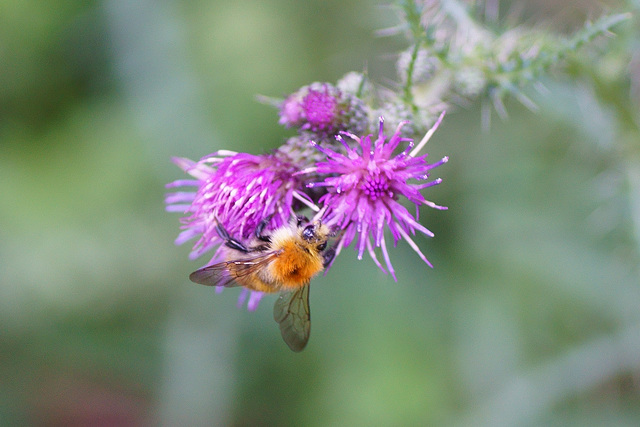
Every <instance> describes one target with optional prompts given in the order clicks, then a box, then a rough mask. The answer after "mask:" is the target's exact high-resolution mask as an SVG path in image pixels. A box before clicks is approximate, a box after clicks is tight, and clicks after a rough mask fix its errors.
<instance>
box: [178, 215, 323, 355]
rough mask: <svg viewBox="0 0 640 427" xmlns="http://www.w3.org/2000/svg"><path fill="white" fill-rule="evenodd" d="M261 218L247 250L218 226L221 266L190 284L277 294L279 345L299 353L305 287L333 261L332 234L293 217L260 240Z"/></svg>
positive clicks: (306, 316)
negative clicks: (220, 242)
mask: <svg viewBox="0 0 640 427" xmlns="http://www.w3.org/2000/svg"><path fill="white" fill-rule="evenodd" d="M270 219H271V218H270V217H269V218H266V219H265V220H264V221H262V222H261V223H260V224H259V225H258V226H257V227H256V230H255V237H254V238H253V239H252V241H250V242H249V244H244V243H243V242H241V241H239V240H237V239H234V238H232V237H231V236H230V235H229V233H228V232H227V230H225V229H224V227H223V226H222V225H221V224H220V223H219V222H218V225H217V226H216V230H217V232H218V235H219V236H220V237H221V238H222V239H223V240H224V242H225V243H224V246H223V247H222V248H223V249H224V252H225V254H224V255H225V256H224V257H225V259H226V261H223V262H220V263H218V264H213V265H210V266H207V267H203V268H201V269H199V270H196V271H194V272H193V273H191V275H190V276H189V279H190V280H191V281H192V282H195V283H199V284H202V285H208V286H224V287H232V286H243V287H245V288H247V289H250V290H252V291H259V292H266V293H275V292H280V296H279V297H278V299H277V300H276V303H275V305H274V307H273V317H274V319H275V321H276V322H278V324H279V325H280V332H281V333H282V338H283V339H284V342H285V343H287V345H288V346H289V348H290V349H291V350H293V351H296V352H298V351H302V350H303V349H304V347H305V346H306V345H307V342H308V341H309V334H310V332H311V317H310V310H309V282H310V281H311V278H312V277H314V276H315V275H316V274H318V273H320V272H321V271H322V270H323V269H324V268H325V267H326V266H327V265H328V264H329V263H330V262H331V260H332V259H333V257H334V256H335V252H334V251H333V250H332V249H329V250H326V249H327V242H328V240H329V238H330V237H331V236H332V233H331V230H330V228H329V227H327V226H326V225H324V224H322V223H321V222H320V221H319V220H318V221H314V222H309V221H308V220H307V219H306V218H304V217H297V218H296V219H295V220H294V221H293V222H291V223H289V224H287V225H285V226H282V227H280V228H277V229H275V230H273V231H272V232H271V233H270V234H268V235H267V234H263V233H264V231H265V228H266V226H267V224H268V223H269V220H270Z"/></svg>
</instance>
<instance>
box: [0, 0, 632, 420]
mask: <svg viewBox="0 0 640 427" xmlns="http://www.w3.org/2000/svg"><path fill="white" fill-rule="evenodd" d="M610 5H611V6H610V7H615V6H616V4H615V3H610ZM502 6H503V8H507V9H509V8H512V7H515V6H513V5H511V4H510V3H509V2H503V3H502ZM516 6H517V7H519V8H520V9H519V11H518V15H519V16H520V17H521V22H526V23H528V24H535V23H539V22H545V25H548V26H549V28H550V29H555V30H557V31H558V32H563V31H567V32H571V31H573V30H575V29H576V28H578V27H579V25H580V23H581V22H582V21H583V20H584V19H586V18H589V17H597V16H599V14H600V12H601V11H602V9H603V7H602V2H599V1H598V2H596V1H593V2H590V1H588V0H581V1H578V0H575V1H567V2H551V1H546V2H545V1H531V2H520V3H516ZM397 22H398V20H397V17H396V16H395V14H394V13H393V11H392V10H391V9H389V8H385V7H381V6H380V4H379V3H376V2H373V1H367V0H350V1H343V0H331V1H305V2H300V1H293V0H268V1H263V2H253V1H248V0H240V1H233V2H231V1H219V0H183V1H178V0H173V1H170V0H102V1H97V0H96V1H89V2H87V1H79V0H58V1H50V2H46V1H45V2H40V1H35V0H26V1H25V0H2V2H0V269H1V270H0V331H1V332H0V425H3V426H4V425H6V426H12V425H16V426H23V425H35V426H74V425H77V426H87V425H100V426H148V425H165V426H176V425H184V426H205V425H233V426H260V425H265V426H267V425H280V426H286V425H291V426H294V425H295V426H298V425H309V426H328V425H367V426H371V425H377V426H408V425H416V426H417V425H507V426H511V425H513V426H537V425H545V426H571V425H576V426H578V425H580V426H582V425H607V426H636V425H639V424H640V304H639V303H640V288H639V284H638V282H639V281H638V259H639V258H638V248H639V245H638V241H639V239H638V237H639V236H640V234H638V235H634V230H635V231H636V232H637V230H638V229H637V228H634V227H636V226H637V224H638V223H640V219H639V218H638V217H639V216H640V214H639V212H640V208H639V206H638V203H639V202H638V194H637V193H636V192H634V189H638V188H640V172H638V171H640V169H639V168H638V166H637V165H638V163H637V162H635V160H637V158H635V157H634V155H635V154H637V152H638V150H637V146H636V147H635V151H634V150H633V149H629V147H630V146H631V147H633V144H631V145H629V144H626V145H625V144H621V141H620V138H619V135H620V129H619V126H618V124H619V123H620V120H618V119H619V117H617V116H616V115H617V114H618V113H619V112H618V111H615V110H612V109H611V108H609V107H607V106H606V105H603V104H602V103H599V102H598V96H597V93H596V92H594V91H592V90H591V89H590V86H589V85H588V84H586V83H585V82H584V81H583V80H578V79H572V78H568V77H562V76H561V75H551V76H549V77H548V78H547V79H545V81H544V83H545V86H546V87H547V88H548V89H549V91H548V92H546V93H545V94H543V95H540V94H538V93H536V92H533V91H532V92H531V96H532V97H533V98H535V100H536V102H538V104H539V106H540V109H539V111H538V112H537V113H534V112H531V111H528V110H526V109H524V108H523V107H522V106H520V105H519V104H517V103H516V102H508V103H507V107H508V110H509V113H510V116H509V119H508V120H506V121H499V120H494V122H493V123H492V125H491V128H490V129H489V131H487V132H483V131H482V129H481V119H480V111H479V110H480V109H479V106H477V105H473V106H470V107H469V108H466V109H462V108H461V109H459V110H457V111H451V112H449V114H448V115H447V117H446V118H445V121H444V122H443V124H442V125H441V127H440V129H439V130H438V132H437V133H436V134H435V136H434V137H433V139H432V140H431V141H430V142H429V147H428V151H429V152H430V154H431V156H432V158H434V159H439V158H440V157H442V156H444V155H449V156H450V159H451V160H450V162H449V163H448V164H447V165H445V166H442V167H440V168H438V169H437V173H438V175H439V176H440V177H442V178H443V179H444V183H443V184H441V185H439V186H437V187H435V188H433V189H430V190H428V193H429V194H428V198H429V199H431V200H434V201H435V202H437V203H440V204H443V205H446V206H449V211H446V212H441V211H431V210H428V209H427V210H424V211H423V212H422V213H421V218H422V222H423V223H424V224H425V225H426V226H427V227H428V228H430V229H431V230H433V231H434V232H435V234H436V237H435V238H433V239H426V238H421V237H418V243H419V245H420V247H421V248H422V249H423V251H424V252H425V254H426V255H427V256H428V257H429V259H430V260H431V261H432V262H433V264H434V265H435V268H434V269H433V270H432V269H429V268H428V267H426V266H425V265H424V264H422V263H421V262H420V261H419V259H418V257H417V256H416V255H415V254H414V253H413V252H412V250H411V249H410V248H409V247H408V246H407V245H406V244H404V243H403V242H402V243H401V244H399V245H398V247H397V248H395V249H393V251H392V252H391V257H392V261H393V263H394V265H395V266H396V269H397V271H398V283H395V282H394V281H393V280H392V279H391V278H390V277H389V276H385V275H384V274H383V273H382V272H380V271H379V270H378V269H377V268H376V267H375V266H374V264H373V263H372V262H371V261H370V260H368V259H364V260H362V261H357V259H356V254H355V253H354V252H353V250H351V249H349V250H346V251H344V252H343V254H342V255H341V257H340V259H338V260H337V261H336V263H335V265H334V267H333V268H332V269H331V271H330V272H329V274H328V275H327V276H326V277H321V278H319V279H317V280H315V281H314V282H313V285H312V291H311V308H312V318H313V328H312V331H313V332H312V336H311V340H310V343H309V346H308V347H307V349H306V350H305V351H304V352H303V353H301V354H294V353H292V352H290V351H289V349H288V348H287V347H286V346H285V345H284V343H283V342H282V340H281V338H280V333H279V331H278V328H277V325H276V324H275V322H273V320H272V303H273V299H274V298H273V297H267V298H265V299H264V300H263V301H262V303H261V305H260V307H259V308H258V310H257V311H256V312H253V313H249V312H247V311H246V310H245V309H238V308H237V307H236V298H237V295H238V290H227V291H225V292H223V293H222V294H216V293H215V292H214V291H213V290H212V289H210V288H207V287H203V286H198V285H195V284H193V283H191V282H189V280H188V274H189V273H190V272H191V271H193V270H194V269H196V268H198V267H200V266H201V265H203V264H204V263H205V262H206V261H207V260H208V259H205V258H202V259H200V260H197V261H190V260H188V258H187V254H188V252H189V245H184V246H180V247H178V246H174V244H173V240H174V238H175V237H176V236H177V234H178V231H179V230H178V226H179V223H178V218H179V215H177V214H170V213H166V212H165V211H164V206H163V197H164V193H165V189H164V185H165V183H167V182H170V181H172V180H174V179H179V178H181V177H182V176H183V174H182V172H181V171H180V170H179V169H178V168H177V167H175V166H174V165H173V164H172V163H171V162H170V157H171V156H185V157H190V158H194V159H197V158H200V157H201V156H202V155H205V154H207V153H210V152H212V151H214V150H216V149H220V148H227V149H232V150H237V151H247V152H253V153H260V152H264V151H267V150H270V149H272V148H275V147H277V146H278V145H279V144H280V143H281V142H282V141H283V139H284V138H286V137H287V136H288V135H290V134H291V132H290V131H287V130H286V129H283V128H282V127H280V126H279V125H278V124H277V114H276V111H275V110H274V109H272V108H270V107H268V106H265V105H262V104H260V103H258V102H257V101H256V98H255V96H256V95H257V94H263V95H269V96H283V95H285V94H287V93H290V92H293V91H295V90H296V89H297V88H299V87H300V86H302V85H305V84H308V83H311V82H313V81H331V82H335V81H336V80H337V79H338V78H340V77H341V76H342V75H343V74H345V73H346V72H348V71H353V70H355V71H361V70H363V69H365V68H366V69H367V70H368V72H369V75H370V76H371V78H372V80H374V81H375V82H378V83H382V84H388V83H389V81H391V80H393V79H394V78H395V75H394V73H395V71H394V59H395V54H396V53H397V52H399V51H400V50H401V49H403V48H404V47H405V40H404V39H403V38H402V37H387V38H379V37H375V35H374V32H375V31H376V30H379V29H381V28H385V27H389V26H392V25H395V24H397ZM619 42H620V40H615V39H611V40H609V41H607V43H619ZM633 43H634V42H633V40H631V41H629V43H628V44H627V45H625V46H626V47H624V46H623V49H624V48H630V47H633V46H634V44H633ZM635 46H636V47H637V46H638V42H637V40H636V41H635ZM619 58H622V60H624V55H621V56H620V57H619ZM596 65H598V66H599V67H605V71H606V67H608V66H610V67H611V69H612V70H615V69H619V68H620V64H619V63H615V62H614V63H613V64H607V63H606V62H603V63H594V66H596ZM616 67H617V68H616ZM623 68H624V64H623ZM612 74H613V72H612ZM614 77H615V76H614ZM623 81H624V79H623ZM618 89H619V90H620V91H621V93H625V90H627V92H626V93H627V94H629V92H628V88H626V89H625V87H624V85H623V86H622V87H619V88H618ZM636 106H637V105H636ZM627 107H629V108H631V106H630V105H628V106H627ZM630 111H633V110H630ZM635 111H636V112H637V109H636V110H635ZM636 129H637V128H636ZM626 135H627V137H628V136H629V134H628V133H627V134H626ZM632 135H633V134H632ZM636 135H637V133H636ZM627 142H628V141H627ZM632 142H633V141H632ZM637 142H638V141H636V144H637ZM634 179H635V181H634ZM634 182H635V185H636V186H635V187H634ZM634 209H635V210H634ZM634 215H635V216H634Z"/></svg>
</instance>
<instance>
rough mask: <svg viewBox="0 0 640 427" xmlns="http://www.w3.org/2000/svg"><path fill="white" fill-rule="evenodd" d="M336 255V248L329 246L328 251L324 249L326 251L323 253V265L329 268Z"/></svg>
mask: <svg viewBox="0 0 640 427" xmlns="http://www.w3.org/2000/svg"><path fill="white" fill-rule="evenodd" d="M335 256H336V250H335V249H333V248H329V249H327V250H326V251H324V253H323V254H322V259H323V262H322V265H323V266H324V267H325V268H327V267H328V266H329V264H331V261H333V258H335Z"/></svg>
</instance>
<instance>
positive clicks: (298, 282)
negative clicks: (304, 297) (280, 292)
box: [269, 241, 323, 289]
mask: <svg viewBox="0 0 640 427" xmlns="http://www.w3.org/2000/svg"><path fill="white" fill-rule="evenodd" d="M282 249H283V251H282V252H281V253H280V254H279V255H278V257H277V258H276V259H275V260H273V262H272V263H271V265H270V266H269V275H270V276H271V277H270V278H272V279H273V282H274V284H277V286H279V287H281V288H283V289H297V288H301V287H302V286H305V285H307V284H308V283H309V281H310V280H311V278H312V277H313V276H315V275H316V274H318V273H319V272H320V271H322V268H323V265H322V257H321V256H320V254H318V253H317V252H316V253H312V252H310V251H309V250H308V249H305V248H304V247H302V246H300V245H298V244H297V243H296V242H294V241H291V242H287V243H286V244H285V245H284V247H283V248H282Z"/></svg>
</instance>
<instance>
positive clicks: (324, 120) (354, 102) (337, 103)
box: [280, 82, 368, 138]
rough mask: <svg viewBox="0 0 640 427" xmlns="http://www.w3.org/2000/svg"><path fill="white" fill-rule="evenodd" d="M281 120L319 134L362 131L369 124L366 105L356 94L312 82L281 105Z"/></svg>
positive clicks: (286, 124)
mask: <svg viewBox="0 0 640 427" xmlns="http://www.w3.org/2000/svg"><path fill="white" fill-rule="evenodd" d="M280 124H283V125H285V126H287V127H292V126H295V127H298V128H300V130H302V131H307V132H312V133H314V134H316V135H318V136H319V137H321V138H322V137H325V136H327V135H334V134H336V133H338V132H339V131H342V130H347V129H348V130H350V131H353V132H362V131H364V130H365V129H366V128H367V126H368V115H367V110H366V106H365V105H364V103H363V102H362V100H360V99H359V98H357V97H356V96H355V95H353V94H351V93H345V92H342V91H341V90H339V89H338V88H337V87H335V86H333V85H331V84H329V83H318V82H316V83H312V84H310V85H309V86H304V87H302V88H300V89H299V90H298V91H297V92H294V93H293V94H291V95H290V96H289V97H287V99H285V101H284V102H283V103H282V105H281V107H280Z"/></svg>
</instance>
